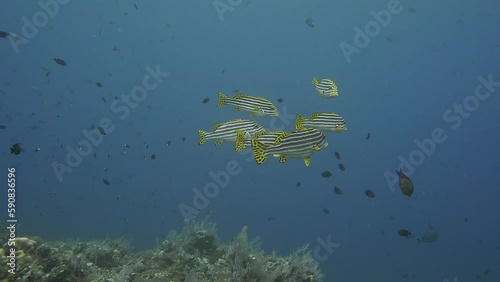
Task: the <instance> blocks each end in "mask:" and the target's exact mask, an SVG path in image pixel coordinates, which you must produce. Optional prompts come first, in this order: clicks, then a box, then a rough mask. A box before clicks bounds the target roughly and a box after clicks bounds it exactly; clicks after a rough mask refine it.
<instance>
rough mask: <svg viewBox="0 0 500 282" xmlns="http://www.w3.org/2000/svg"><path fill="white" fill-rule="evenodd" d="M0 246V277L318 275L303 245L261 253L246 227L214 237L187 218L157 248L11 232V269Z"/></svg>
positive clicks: (107, 280) (304, 281)
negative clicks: (281, 253)
mask: <svg viewBox="0 0 500 282" xmlns="http://www.w3.org/2000/svg"><path fill="white" fill-rule="evenodd" d="M1 243H2V245H3V248H0V281H37V282H45V281H47V282H62V281H103V282H112V281H113V282H114V281H120V282H121V281H134V282H142V281H148V282H156V281H175V282H180V281H187V282H204V281H217V282H219V281H220V282H223V281H228V282H236V281H242V282H243V281H244V282H247V281H248V282H252V281H255V282H267V281H269V282H272V281H274V282H288V281H290V282H295V281H297V282H299V281H300V282H316V281H323V274H322V273H321V272H320V270H319V268H318V263H317V262H316V261H315V260H314V259H313V258H312V256H311V254H310V252H309V251H308V249H307V246H304V247H302V248H299V249H298V250H297V251H295V252H293V253H292V254H291V255H289V256H287V257H280V256H278V255H276V254H275V253H272V254H265V253H264V251H263V250H261V249H260V248H259V245H258V241H257V240H253V241H249V240H248V237H247V227H243V228H242V230H241V232H240V233H239V234H238V235H237V236H236V237H235V238H234V239H233V240H231V241H230V242H227V243H222V242H220V240H219V238H218V236H217V231H216V226H215V224H214V223H211V222H208V221H189V222H188V223H187V224H186V225H185V227H184V229H183V230H182V232H181V233H177V232H171V233H170V234H169V235H168V236H167V238H166V240H164V241H163V242H161V243H159V244H158V246H157V248H155V249H152V250H147V251H143V252H138V253H132V252H130V249H129V244H128V242H126V241H125V240H119V239H111V238H107V239H105V240H98V241H90V242H78V241H74V242H44V241H43V240H41V239H40V238H28V237H19V238H16V261H17V267H16V273H15V274H14V275H13V274H10V273H8V272H7V269H8V265H7V263H8V261H9V258H8V257H7V254H8V253H9V250H10V247H9V246H8V244H7V243H6V242H5V241H4V242H1Z"/></svg>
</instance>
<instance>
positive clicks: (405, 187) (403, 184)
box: [396, 169, 415, 197]
mask: <svg viewBox="0 0 500 282" xmlns="http://www.w3.org/2000/svg"><path fill="white" fill-rule="evenodd" d="M396 173H397V174H398V175H399V188H401V192H403V194H405V195H406V196H408V197H411V195H412V194H413V190H414V189H415V188H414V186H413V183H412V182H411V180H410V178H409V177H408V176H406V175H405V174H404V173H403V170H402V169H399V171H396Z"/></svg>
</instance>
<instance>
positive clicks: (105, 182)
mask: <svg viewBox="0 0 500 282" xmlns="http://www.w3.org/2000/svg"><path fill="white" fill-rule="evenodd" d="M102 183H104V184H106V185H108V186H109V185H111V183H109V181H108V180H107V179H106V178H103V179H102Z"/></svg>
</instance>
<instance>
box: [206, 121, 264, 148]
mask: <svg viewBox="0 0 500 282" xmlns="http://www.w3.org/2000/svg"><path fill="white" fill-rule="evenodd" d="M260 131H264V128H262V126H260V125H259V124H258V123H256V122H255V121H252V120H246V119H234V120H230V121H226V122H221V123H217V124H216V125H214V127H213V129H212V132H205V131H203V130H198V135H199V136H200V142H199V143H200V145H202V144H205V143H206V142H207V140H210V139H215V140H216V141H215V145H220V144H222V142H223V141H236V137H237V133H238V132H244V134H245V135H248V136H253V135H254V134H255V133H257V132H260Z"/></svg>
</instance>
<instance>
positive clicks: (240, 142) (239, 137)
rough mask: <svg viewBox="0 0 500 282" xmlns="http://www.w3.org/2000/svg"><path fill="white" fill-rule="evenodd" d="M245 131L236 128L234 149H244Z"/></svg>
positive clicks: (237, 150)
mask: <svg viewBox="0 0 500 282" xmlns="http://www.w3.org/2000/svg"><path fill="white" fill-rule="evenodd" d="M245 140H246V138H245V131H243V130H236V143H235V144H234V149H235V150H236V152H239V151H241V150H243V149H245Z"/></svg>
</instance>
